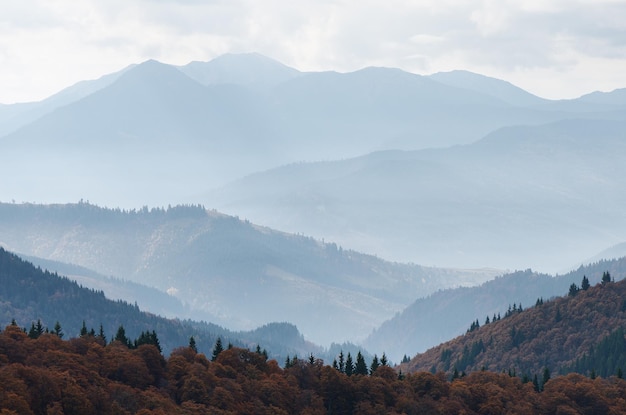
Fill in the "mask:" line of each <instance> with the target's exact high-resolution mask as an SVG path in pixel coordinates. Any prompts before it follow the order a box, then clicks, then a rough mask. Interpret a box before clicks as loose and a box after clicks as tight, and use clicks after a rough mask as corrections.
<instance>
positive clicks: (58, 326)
mask: <svg viewBox="0 0 626 415" xmlns="http://www.w3.org/2000/svg"><path fill="white" fill-rule="evenodd" d="M54 334H56V335H57V336H58V337H59V339H62V338H63V330H62V329H61V323H59V322H58V321H57V322H56V323H54Z"/></svg>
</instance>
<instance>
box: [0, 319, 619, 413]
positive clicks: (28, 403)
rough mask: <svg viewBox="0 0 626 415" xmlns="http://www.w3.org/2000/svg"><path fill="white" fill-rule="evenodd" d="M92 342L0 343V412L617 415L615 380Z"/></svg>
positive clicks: (7, 332) (25, 339)
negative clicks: (284, 362)
mask: <svg viewBox="0 0 626 415" xmlns="http://www.w3.org/2000/svg"><path fill="white" fill-rule="evenodd" d="M105 343H106V342H103V341H102V339H101V338H100V337H99V336H98V335H93V334H92V333H86V334H83V335H82V336H80V337H76V338H71V339H67V340H64V339H62V338H61V337H60V336H58V335H56V334H54V333H44V334H42V335H40V336H37V337H36V338H31V337H29V335H28V334H27V333H25V332H24V329H23V328H20V327H19V326H16V325H9V326H7V327H6V328H5V329H4V330H3V331H2V332H1V333H0V382H1V384H0V408H1V412H0V413H2V414H3V415H8V414H20V415H29V414H66V415H69V414H81V415H82V414H85V415H86V414H142V415H148V414H328V413H332V414H382V413H384V414H431V413H465V414H503V413H510V414H556V413H558V414H574V413H576V414H580V413H582V414H600V413H602V414H618V413H626V401H625V400H624V398H623V397H624V396H626V381H624V380H623V379H620V378H618V377H616V376H611V377H609V378H602V377H596V378H595V379H592V378H590V377H586V376H583V375H580V374H569V375H565V376H559V377H554V378H552V379H547V380H546V381H545V384H544V385H542V388H540V389H539V390H538V389H537V388H535V387H534V385H533V383H532V382H527V383H524V382H523V381H522V380H521V379H520V378H519V377H516V376H510V375H509V374H504V373H493V372H489V371H477V372H472V373H469V374H468V375H466V376H463V377H458V378H454V379H449V378H448V377H447V376H445V375H444V374H443V372H440V373H437V374H432V373H429V372H416V373H411V374H406V375H404V374H402V373H398V372H396V370H394V369H393V368H391V367H389V366H386V365H380V366H379V367H377V368H376V369H375V370H374V371H373V372H372V373H371V374H370V373H368V374H355V373H353V374H351V375H348V374H347V373H345V371H343V372H342V371H341V370H338V369H336V368H333V367H332V366H330V365H326V364H324V362H323V361H322V360H319V359H315V358H313V357H311V358H310V359H297V358H296V359H292V360H290V362H289V365H288V367H285V368H281V367H280V365H279V364H278V362H276V361H275V360H268V359H267V357H266V355H265V354H264V353H262V352H259V351H258V350H257V351H250V350H247V349H242V348H237V347H230V348H224V349H223V350H220V351H219V352H218V353H216V354H215V355H214V356H211V357H210V358H209V357H207V356H206V355H204V354H202V353H198V352H197V351H196V350H195V348H194V347H193V342H190V345H189V346H186V347H179V348H176V349H175V350H174V351H173V352H172V353H171V354H170V355H169V356H168V357H167V358H165V357H164V356H163V355H162V354H161V353H160V352H159V350H158V348H157V347H156V346H155V345H153V344H142V345H139V346H138V347H129V346H128V344H124V343H123V342H121V341H118V340H114V341H113V342H111V343H109V344H105Z"/></svg>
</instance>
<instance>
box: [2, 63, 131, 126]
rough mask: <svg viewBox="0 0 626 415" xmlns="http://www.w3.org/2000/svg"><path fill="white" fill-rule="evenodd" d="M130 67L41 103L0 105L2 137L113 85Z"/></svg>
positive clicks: (72, 87)
mask: <svg viewBox="0 0 626 415" xmlns="http://www.w3.org/2000/svg"><path fill="white" fill-rule="evenodd" d="M132 66H133V65H131V66H128V67H126V68H124V69H122V70H120V71H118V72H114V73H111V74H108V75H103V76H101V77H100V78H98V79H96V80H91V81H80V82H78V83H77V84H75V85H72V86H71V87H69V88H65V89H63V90H62V91H60V92H58V93H56V94H54V95H52V96H50V97H49V98H46V99H44V100H43V101H39V102H28V103H19V104H14V105H0V137H2V136H3V135H6V134H9V133H11V132H13V131H15V130H17V129H19V128H20V127H22V126H24V125H27V124H29V123H31V122H33V121H35V120H37V119H38V118H40V117H42V116H44V115H46V114H48V113H50V112H52V111H54V110H55V109H57V108H59V107H62V106H64V105H68V104H71V103H72V102H76V101H79V100H80V99H82V98H84V97H86V96H88V95H91V94H93V93H94V92H96V91H98V90H100V89H102V88H105V87H107V86H109V85H111V84H112V83H113V82H115V81H116V80H117V78H119V77H120V76H121V75H122V74H123V73H124V72H125V71H127V70H128V69H130V68H132Z"/></svg>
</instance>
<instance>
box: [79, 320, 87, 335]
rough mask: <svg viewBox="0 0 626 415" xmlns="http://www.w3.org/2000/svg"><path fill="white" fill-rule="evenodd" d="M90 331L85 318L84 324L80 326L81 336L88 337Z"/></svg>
mask: <svg viewBox="0 0 626 415" xmlns="http://www.w3.org/2000/svg"><path fill="white" fill-rule="evenodd" d="M88 333H89V332H88V331H87V326H86V325H85V320H83V326H82V327H81V328H80V337H86V336H87V334H88Z"/></svg>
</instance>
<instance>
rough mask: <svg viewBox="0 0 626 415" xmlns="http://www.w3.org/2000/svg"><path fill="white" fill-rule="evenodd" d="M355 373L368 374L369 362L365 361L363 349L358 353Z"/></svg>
mask: <svg viewBox="0 0 626 415" xmlns="http://www.w3.org/2000/svg"><path fill="white" fill-rule="evenodd" d="M354 374H356V375H367V364H366V363H365V359H364V358H363V355H362V354H361V351H360V350H359V352H358V353H357V355H356V365H355V366H354Z"/></svg>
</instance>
